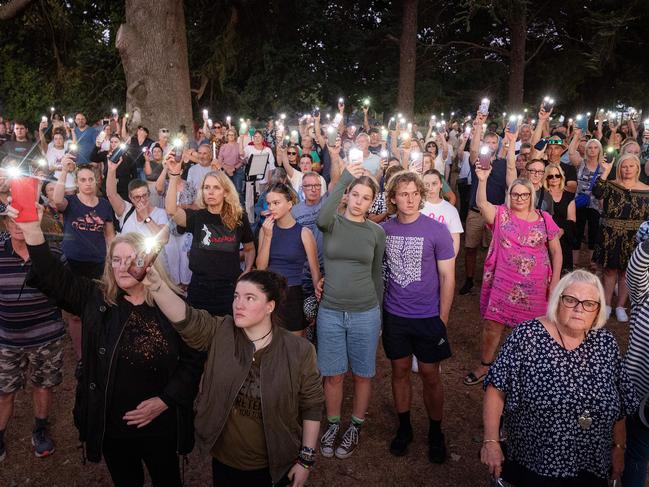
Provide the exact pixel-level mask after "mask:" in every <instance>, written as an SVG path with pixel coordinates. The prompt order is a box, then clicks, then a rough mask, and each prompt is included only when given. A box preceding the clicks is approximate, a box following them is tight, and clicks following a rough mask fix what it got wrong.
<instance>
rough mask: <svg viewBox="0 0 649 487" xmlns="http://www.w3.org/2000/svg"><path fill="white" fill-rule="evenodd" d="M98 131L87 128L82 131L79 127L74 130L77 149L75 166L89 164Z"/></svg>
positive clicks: (97, 128) (98, 129)
mask: <svg viewBox="0 0 649 487" xmlns="http://www.w3.org/2000/svg"><path fill="white" fill-rule="evenodd" d="M100 130H101V129H100V128H99V127H87V128H86V130H84V131H81V130H79V127H75V128H74V134H75V136H76V137H77V147H78V148H79V153H78V154H77V164H86V163H88V162H90V154H92V151H93V149H94V148H95V142H96V140H97V136H98V135H99V131H100Z"/></svg>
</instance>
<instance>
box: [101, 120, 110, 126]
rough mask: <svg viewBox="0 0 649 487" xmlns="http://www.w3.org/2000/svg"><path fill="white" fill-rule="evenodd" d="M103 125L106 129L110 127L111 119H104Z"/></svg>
mask: <svg viewBox="0 0 649 487" xmlns="http://www.w3.org/2000/svg"><path fill="white" fill-rule="evenodd" d="M101 123H102V125H103V126H104V127H106V126H107V125H110V119H108V118H104V119H103V120H102V121H101Z"/></svg>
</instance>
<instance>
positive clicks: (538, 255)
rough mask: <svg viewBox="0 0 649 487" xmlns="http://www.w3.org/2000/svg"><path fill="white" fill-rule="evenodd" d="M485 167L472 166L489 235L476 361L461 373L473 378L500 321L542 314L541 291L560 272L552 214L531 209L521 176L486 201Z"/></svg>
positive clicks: (491, 352) (530, 193)
mask: <svg viewBox="0 0 649 487" xmlns="http://www.w3.org/2000/svg"><path fill="white" fill-rule="evenodd" d="M490 172H491V171H490V170H489V171H483V170H481V169H479V168H476V175H477V177H478V179H479V183H478V193H477V195H476V203H477V205H478V207H479V208H480V212H481V213H482V215H483V216H484V218H485V220H486V222H487V225H488V226H489V227H490V229H491V230H492V231H493V239H492V241H491V246H490V247H489V252H488V254H487V258H486V259H485V263H484V277H483V282H482V290H481V293H480V314H481V315H482V318H483V319H484V326H483V330H482V350H481V357H480V358H481V364H480V366H479V367H477V368H475V369H474V370H473V371H472V372H470V373H469V374H468V375H467V376H466V377H465V378H464V383H465V384H466V385H474V384H479V383H481V382H482V380H483V379H484V377H485V374H486V373H487V371H488V370H489V366H490V365H491V363H492V362H493V360H494V358H495V354H496V349H497V348H498V344H499V343H500V337H501V335H502V332H503V329H504V327H505V326H507V327H510V328H512V327H514V326H516V325H517V324H518V323H521V322H522V321H525V320H529V319H532V318H536V317H538V316H543V314H544V313H545V310H546V307H547V306H546V305H547V296H548V294H549V292H550V291H551V290H552V289H553V288H554V286H555V285H556V283H557V282H559V279H560V278H561V262H562V254H561V244H560V243H559V237H560V229H559V227H558V226H557V225H556V224H555V223H554V221H553V220H552V217H551V216H550V215H549V214H548V213H546V212H544V211H539V210H535V204H534V203H535V202H534V196H535V193H534V188H533V186H532V184H531V183H530V182H529V181H528V180H527V179H516V180H515V181H514V182H512V184H511V186H510V187H509V190H508V192H507V197H506V199H505V204H504V205H492V204H491V203H489V202H488V201H487V189H486V188H487V178H488V177H489V173H490Z"/></svg>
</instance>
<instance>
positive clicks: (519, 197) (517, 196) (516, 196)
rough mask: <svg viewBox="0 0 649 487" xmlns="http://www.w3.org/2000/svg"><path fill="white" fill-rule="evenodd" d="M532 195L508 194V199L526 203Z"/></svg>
mask: <svg viewBox="0 0 649 487" xmlns="http://www.w3.org/2000/svg"><path fill="white" fill-rule="evenodd" d="M531 194H532V193H509V196H510V198H512V199H515V200H518V201H527V200H529V199H530V195H531Z"/></svg>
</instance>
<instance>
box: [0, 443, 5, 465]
mask: <svg viewBox="0 0 649 487" xmlns="http://www.w3.org/2000/svg"><path fill="white" fill-rule="evenodd" d="M6 456H7V449H6V448H5V442H4V440H0V462H1V461H2V460H4V459H5V457H6Z"/></svg>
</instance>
